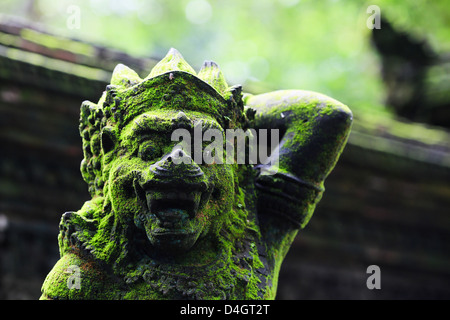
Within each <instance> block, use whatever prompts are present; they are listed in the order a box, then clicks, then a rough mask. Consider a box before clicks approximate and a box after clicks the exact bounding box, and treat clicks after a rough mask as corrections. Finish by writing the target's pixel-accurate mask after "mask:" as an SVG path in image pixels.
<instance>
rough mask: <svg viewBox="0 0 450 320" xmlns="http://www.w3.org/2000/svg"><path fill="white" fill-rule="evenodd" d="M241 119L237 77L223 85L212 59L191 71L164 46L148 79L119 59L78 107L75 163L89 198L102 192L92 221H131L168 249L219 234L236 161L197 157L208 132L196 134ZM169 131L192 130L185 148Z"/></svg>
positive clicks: (232, 188) (159, 247)
mask: <svg viewBox="0 0 450 320" xmlns="http://www.w3.org/2000/svg"><path fill="white" fill-rule="evenodd" d="M246 121H247V120H246V115H245V114H244V111H243V103H242V96H241V89H240V87H231V88H229V87H228V86H227V84H226V81H225V79H224V76H223V74H222V72H221V71H220V69H219V68H218V66H217V65H216V64H215V63H213V62H205V63H204V65H203V67H202V69H201V70H200V71H199V73H198V74H197V75H196V73H195V72H194V70H193V69H192V68H191V67H190V66H189V65H188V64H187V63H186V62H185V61H184V60H183V58H182V56H181V55H180V54H179V53H178V52H177V51H176V50H174V49H171V50H170V51H169V53H168V54H167V56H166V57H165V58H164V59H163V60H161V61H160V62H159V63H158V64H157V65H156V66H155V67H154V68H153V70H152V71H151V73H150V75H149V76H148V77H146V78H145V79H141V78H140V77H139V76H138V75H137V74H136V73H135V72H134V71H133V70H131V69H129V68H127V67H126V66H123V65H118V66H117V67H116V69H115V70H114V73H113V76H112V80H111V84H110V85H108V86H107V88H106V91H105V92H104V93H103V95H102V97H101V99H100V101H99V102H98V103H97V104H94V103H91V102H84V103H83V105H82V108H81V119H80V133H81V136H82V139H83V151H84V159H83V161H82V164H81V172H82V175H83V178H84V180H85V181H86V182H87V183H88V185H89V191H90V193H91V195H92V197H93V200H92V203H95V201H96V199H101V201H100V200H99V201H97V203H99V202H100V204H99V206H101V207H102V214H101V216H98V217H96V219H97V220H98V222H97V223H98V227H99V228H101V227H102V226H103V227H104V228H106V229H108V230H109V233H110V234H112V233H113V231H111V229H112V228H119V227H118V226H122V229H123V228H124V227H123V226H133V228H136V229H137V230H140V231H142V232H143V233H145V235H146V238H147V239H146V241H148V243H147V245H149V246H151V247H152V248H154V249H156V250H160V251H165V252H180V251H186V250H189V249H191V248H192V247H193V246H194V244H196V243H197V242H198V241H201V239H203V238H207V237H208V235H210V234H217V233H218V232H219V230H220V228H221V225H222V224H223V222H224V220H225V219H227V217H226V215H227V212H229V211H230V210H232V207H233V206H234V205H235V201H234V195H235V193H236V190H235V181H236V179H237V177H236V172H235V167H236V166H235V165H234V164H226V163H225V161H224V162H223V164H220V165H218V164H214V163H211V161H204V160H205V159H204V157H202V155H204V151H205V150H204V148H202V143H203V147H205V145H206V144H210V143H211V141H202V134H203V133H205V132H206V131H208V130H210V129H214V132H216V133H217V132H219V133H221V134H224V131H225V130H226V129H227V128H236V127H238V128H239V127H244V126H245V123H246ZM177 129H179V130H178V131H176V130H177ZM174 132H179V133H180V132H181V133H187V134H188V135H189V137H190V138H191V139H190V141H189V139H184V140H183V141H182V142H183V146H184V148H183V147H180V145H181V144H180V137H176V139H174V135H173V133H174ZM198 133H200V135H198ZM185 138H186V137H185ZM203 140H205V137H203ZM223 141H225V139H224V140H223ZM191 146H192V148H191ZM199 147H200V149H199ZM189 151H190V152H189ZM196 152H197V153H198V152H200V157H196V154H195V153H196ZM198 155H199V154H197V156H198ZM223 156H224V155H223ZM194 160H195V161H194ZM198 160H200V161H198ZM86 218H87V219H88V218H91V217H90V216H89V215H88V214H87V215H86ZM108 224H109V225H110V226H107V225H108ZM97 233H98V232H97ZM123 233H126V232H125V231H124V232H123ZM93 237H95V236H93ZM96 237H97V238H98V239H97V243H99V242H101V241H102V240H101V239H100V235H96ZM109 237H111V235H109ZM91 242H92V243H94V242H95V241H91ZM104 245H107V244H105V243H104Z"/></svg>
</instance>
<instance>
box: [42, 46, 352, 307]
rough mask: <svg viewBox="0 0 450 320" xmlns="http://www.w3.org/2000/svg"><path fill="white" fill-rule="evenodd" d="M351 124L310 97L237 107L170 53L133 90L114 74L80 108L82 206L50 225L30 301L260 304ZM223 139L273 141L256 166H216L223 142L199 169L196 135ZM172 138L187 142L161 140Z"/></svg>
mask: <svg viewBox="0 0 450 320" xmlns="http://www.w3.org/2000/svg"><path fill="white" fill-rule="evenodd" d="M351 122H352V114H351V111H350V110H349V109H348V108H347V107H346V106H345V105H343V104H341V103H340V102H338V101H336V100H333V99H330V98H328V97H326V96H324V95H321V94H317V93H313V92H307V91H299V90H285V91H276V92H271V93H266V94H261V95H250V94H243V93H242V91H241V87H240V86H233V87H228V85H227V83H226V81H225V78H224V76H223V74H222V72H221V71H220V69H219V67H218V66H217V64H215V63H214V62H205V63H204V65H203V67H202V69H201V70H200V71H199V73H198V74H197V75H196V73H195V71H194V70H193V69H192V67H191V66H189V65H188V64H187V62H186V61H185V60H184V59H183V57H182V56H181V54H180V53H179V52H178V51H176V50H175V49H171V50H170V51H169V53H168V54H167V55H166V57H165V58H164V59H163V60H161V61H160V62H159V63H158V64H157V65H156V66H155V67H154V68H153V69H152V71H151V73H150V75H149V76H148V77H147V78H145V79H141V78H139V76H138V75H137V74H136V73H135V72H134V71H133V70H131V69H129V68H127V67H126V66H124V65H118V66H117V67H116V68H115V70H114V72H113V75H112V79H111V84H110V85H108V86H107V87H106V91H105V92H104V93H103V95H102V97H101V98H100V100H99V102H98V103H97V104H94V103H91V102H88V101H86V102H83V104H82V106H81V116H80V134H81V137H82V141H83V152H84V159H83V161H82V163H81V172H82V176H83V178H84V180H85V181H86V182H87V183H88V185H89V191H90V193H91V195H92V199H91V200H89V201H87V202H86V203H85V204H84V205H83V207H82V208H81V209H80V210H79V211H77V212H66V213H64V214H63V216H62V218H61V223H60V233H59V235H58V243H59V248H60V256H61V258H60V260H59V261H58V262H57V263H56V265H55V266H54V268H53V269H52V270H51V271H50V273H49V274H48V276H47V277H46V279H45V282H44V284H43V286H42V296H41V299H274V298H275V296H276V291H277V281H278V274H279V271H280V267H281V264H282V261H283V259H284V257H285V255H286V253H287V251H288V249H289V247H290V245H291V243H292V241H293V240H294V238H295V236H296V234H297V232H298V230H299V229H301V228H303V227H305V225H306V224H307V223H308V221H309V220H310V218H311V215H312V214H313V211H314V208H315V206H316V204H317V203H318V201H319V200H320V198H321V196H322V193H323V191H324V186H323V182H324V180H325V178H326V177H327V175H328V174H329V173H330V171H331V170H332V169H333V167H334V165H335V163H336V161H337V159H338V157H339V155H340V153H341V152H342V150H343V148H344V146H345V144H346V141H347V138H348V135H349V132H350V127H351ZM237 129H242V130H241V131H242V132H243V131H244V130H247V129H270V130H272V131H271V132H274V133H279V138H280V140H279V141H276V142H277V146H276V147H275V148H272V151H271V153H270V155H269V157H266V159H262V160H261V159H260V160H259V161H257V163H255V161H247V160H246V161H245V162H244V163H242V162H241V163H239V162H238V161H237V160H236V159H237V158H236V157H235V158H234V160H233V158H232V161H229V159H227V161H226V162H225V161H223V162H221V163H220V160H221V157H225V155H226V154H227V152H228V153H230V152H229V150H233V149H226V148H225V145H227V146H230V145H231V146H232V147H233V144H234V143H236V141H234V142H233V141H228V140H226V141H225V142H223V145H224V150H223V151H221V152H218V151H217V150H218V148H217V149H216V150H215V152H214V153H215V155H214V158H211V156H212V154H211V153H209V155H210V158H209V161H207V159H206V158H207V157H206V156H208V152H206V151H204V152H203V153H202V150H204V149H207V147H206V148H205V145H210V144H212V138H211V136H209V138H208V137H206V136H207V135H208V132H213V133H217V132H219V133H220V134H223V136H225V133H226V131H227V130H237ZM175 130H183V131H181V132H182V133H186V132H188V133H194V139H193V140H194V141H192V140H191V141H190V143H189V141H188V142H186V141H183V143H184V144H183V143H180V139H176V140H175V141H174V139H173V132H174V131H175ZM196 130H197V132H200V136H201V138H198V137H195V133H196V132H195V131H196ZM208 130H209V131H208ZM273 130H275V131H273ZM246 132H247V131H246ZM251 132H256V131H251ZM262 132H264V131H262ZM256 133H258V132H256ZM219 138H221V137H218V136H217V134H216V136H215V140H214V141H215V142H217V141H221V140H220V139H219ZM199 139H200V140H199ZM246 141H247V142H246V143H247V145H248V144H249V142H248V141H250V135H247V140H246ZM192 142H193V143H194V148H193V150H192V148H190V146H191V145H192ZM278 142H279V144H278ZM258 143H259V144H258V145H257V146H256V148H264V147H267V146H264V144H268V143H267V138H266V139H260V140H259V142H258ZM196 145H197V147H196ZM183 146H184V147H183ZM198 146H200V151H199V150H198V149H199V148H198ZM218 146H219V145H218V144H217V143H216V145H215V147H218ZM272 147H273V146H272ZM189 149H191V150H190V151H191V152H190V154H189V152H188V151H189ZM225 149H226V150H225ZM268 150H269V149H268ZM249 152H250V151H248V150H247V151H246V155H247V156H248V154H249ZM269 152H270V151H269ZM195 153H197V155H198V154H200V156H202V155H203V157H201V159H200V160H203V161H198V160H197V161H194V160H195V158H196V157H195ZM244 156H245V155H244ZM274 157H276V161H275V159H274ZM211 159H212V161H211ZM218 160H219V161H218Z"/></svg>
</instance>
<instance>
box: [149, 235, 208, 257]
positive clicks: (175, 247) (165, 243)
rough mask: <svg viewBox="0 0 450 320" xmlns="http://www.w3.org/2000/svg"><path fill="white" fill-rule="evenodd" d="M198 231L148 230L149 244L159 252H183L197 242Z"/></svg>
mask: <svg viewBox="0 0 450 320" xmlns="http://www.w3.org/2000/svg"><path fill="white" fill-rule="evenodd" d="M199 234H200V232H193V231H185V230H158V229H157V230H152V231H150V230H148V231H147V237H148V239H149V241H150V243H151V245H152V246H153V247H154V248H155V249H157V250H158V251H159V252H160V253H163V254H164V253H173V252H183V251H187V250H189V249H191V248H192V247H193V246H194V244H195V243H196V242H197V239H198V236H199Z"/></svg>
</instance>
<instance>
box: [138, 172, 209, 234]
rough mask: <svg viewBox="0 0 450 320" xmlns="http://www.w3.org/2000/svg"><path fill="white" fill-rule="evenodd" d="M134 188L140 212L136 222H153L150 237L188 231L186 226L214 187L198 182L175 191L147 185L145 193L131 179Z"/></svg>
mask: <svg viewBox="0 0 450 320" xmlns="http://www.w3.org/2000/svg"><path fill="white" fill-rule="evenodd" d="M134 189H135V192H136V195H137V197H138V200H139V201H140V203H141V205H142V207H143V209H144V210H143V211H142V212H141V213H140V214H139V220H140V221H141V222H142V223H144V225H145V224H146V221H153V222H152V225H153V227H152V234H153V235H182V234H186V233H189V232H190V231H189V230H190V229H191V228H190V227H189V226H192V224H193V223H194V221H195V220H196V217H197V213H198V212H200V211H201V210H202V208H203V207H204V206H205V205H206V203H207V202H208V200H209V198H210V196H211V193H212V190H213V189H214V188H213V187H212V186H211V185H210V186H208V184H206V183H199V184H186V185H184V184H183V185H178V186H177V187H176V188H170V187H168V186H167V185H159V186H156V185H151V187H150V188H148V189H146V190H145V189H144V188H143V187H142V186H141V185H140V184H139V183H138V182H137V180H135V181H134ZM149 219H150V220H149Z"/></svg>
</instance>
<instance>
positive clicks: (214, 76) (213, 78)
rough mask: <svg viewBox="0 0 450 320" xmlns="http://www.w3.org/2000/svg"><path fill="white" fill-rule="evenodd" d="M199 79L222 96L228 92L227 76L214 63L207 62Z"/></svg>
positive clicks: (200, 72) (201, 70) (199, 73)
mask: <svg viewBox="0 0 450 320" xmlns="http://www.w3.org/2000/svg"><path fill="white" fill-rule="evenodd" d="M198 77H199V78H200V79H202V80H203V81H205V82H206V83H208V84H209V85H210V86H212V87H213V88H214V89H216V90H217V92H219V93H220V94H221V95H223V94H224V93H225V92H226V91H227V90H228V84H227V81H226V80H225V76H224V75H223V73H222V71H221V70H220V68H219V66H218V65H217V63H215V62H214V61H205V62H204V63H203V66H202V68H201V69H200V71H199V72H198Z"/></svg>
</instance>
